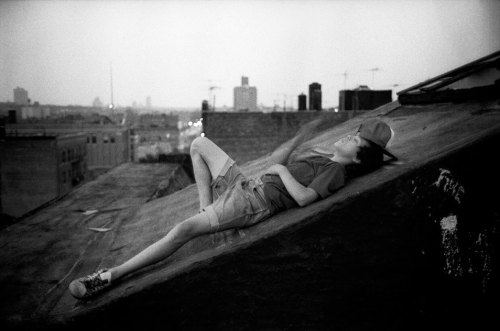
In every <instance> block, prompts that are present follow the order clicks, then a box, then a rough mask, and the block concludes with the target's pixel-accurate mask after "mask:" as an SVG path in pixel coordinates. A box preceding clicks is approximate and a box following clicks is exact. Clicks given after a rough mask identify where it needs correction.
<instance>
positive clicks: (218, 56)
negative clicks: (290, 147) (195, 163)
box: [0, 0, 500, 108]
mask: <svg viewBox="0 0 500 331" xmlns="http://www.w3.org/2000/svg"><path fill="white" fill-rule="evenodd" d="M498 17H500V1H498V0H484V1H481V0H477V1H474V0H471V1H469V0H455V1H451V0H448V1H446V0H438V1H431V0H421V1H412V0H378V1H374V0H357V1H356V0H355V1H340V0H339V1H335V0H332V1H315V0H303V1H300V0H296V1H287V0H282V1H272V0H267V1H257V0H252V1H250V0H248V1H243V0H241V1H238V0H236V1H140V2H139V1H1V2H0V102H4V101H13V89H14V88H16V87H17V86H20V87H23V88H25V89H26V90H28V92H29V97H30V99H31V100H32V101H33V102H35V101H38V102H40V103H41V104H57V105H68V104H74V105H84V106H85V105H91V104H92V102H93V100H94V99H95V98H96V97H99V98H100V100H101V101H102V102H103V103H104V104H108V103H109V102H110V98H111V97H110V95H111V92H110V64H111V63H112V66H113V85H114V88H113V92H114V103H115V104H119V105H122V106H127V105H132V104H133V102H136V103H137V104H146V98H147V97H151V104H152V106H153V107H169V108H171V107H198V108H200V107H201V102H202V100H204V99H209V87H210V86H217V87H218V88H216V89H213V92H214V93H215V95H216V106H217V107H222V106H224V105H225V106H227V107H232V105H233V88H234V87H235V86H239V85H240V82H241V76H247V77H249V85H250V86H256V87H257V99H258V104H259V105H261V104H264V105H265V106H273V104H275V103H276V104H278V105H279V106H282V105H283V102H284V101H286V104H287V106H288V107H290V106H293V107H297V97H298V95H299V94H300V93H305V94H308V85H309V84H311V83H313V82H318V83H320V84H321V85H322V93H323V107H324V108H329V107H333V106H337V105H338V91H339V90H341V89H344V87H346V88H355V87H357V86H358V85H368V86H369V87H370V88H374V89H395V90H396V91H398V90H401V89H404V88H406V87H408V86H411V85H414V84H417V83H419V82H421V81H423V80H425V79H428V78H430V77H433V76H436V75H438V74H441V73H443V72H445V71H448V70H451V69H453V68H455V67H457V66H460V65H463V64H465V63H467V62H470V61H472V60H475V59H477V58H479V57H482V56H485V55H487V54H490V53H492V52H494V51H497V50H500V37H499V36H500V20H498ZM346 72H347V76H344V75H343V73H346ZM209 101H210V102H212V101H213V99H212V98H211V99H210V100H209Z"/></svg>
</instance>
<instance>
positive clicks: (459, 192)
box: [432, 168, 465, 204]
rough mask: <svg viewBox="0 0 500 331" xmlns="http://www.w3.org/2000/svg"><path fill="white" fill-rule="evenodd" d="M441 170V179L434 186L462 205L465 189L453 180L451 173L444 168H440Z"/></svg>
mask: <svg viewBox="0 0 500 331" xmlns="http://www.w3.org/2000/svg"><path fill="white" fill-rule="evenodd" d="M439 170H440V171H441V173H440V174H439V178H438V179H437V181H435V182H434V183H433V184H432V185H434V186H436V187H437V188H439V189H442V190H443V191H444V192H445V193H448V194H450V195H451V196H452V197H453V198H454V199H455V201H456V202H457V203H459V204H460V202H461V198H462V197H463V195H464V194H465V189H464V187H463V186H462V185H460V183H459V182H458V181H457V180H456V179H455V178H453V175H452V174H451V171H449V170H447V169H443V168H439Z"/></svg>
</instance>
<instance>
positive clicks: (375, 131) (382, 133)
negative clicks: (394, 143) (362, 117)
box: [358, 118, 398, 160]
mask: <svg viewBox="0 0 500 331" xmlns="http://www.w3.org/2000/svg"><path fill="white" fill-rule="evenodd" d="M358 134H359V136H360V137H361V138H364V139H366V140H368V141H370V142H371V143H373V144H375V145H377V146H378V147H380V149H381V150H382V152H383V153H384V154H385V155H387V156H389V157H391V158H393V159H394V160H397V159H398V158H397V157H395V156H394V155H393V154H391V153H390V152H389V151H387V150H386V149H385V148H386V146H387V143H388V142H389V140H391V138H392V130H391V127H390V126H389V125H388V124H387V123H385V122H383V121H381V120H379V119H375V118H372V119H368V120H366V121H364V122H363V123H361V125H360V126H359V129H358Z"/></svg>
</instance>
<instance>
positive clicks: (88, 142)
mask: <svg viewBox="0 0 500 331" xmlns="http://www.w3.org/2000/svg"><path fill="white" fill-rule="evenodd" d="M87 144H90V136H87Z"/></svg>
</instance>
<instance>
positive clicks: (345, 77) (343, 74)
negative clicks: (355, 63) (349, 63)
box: [336, 70, 352, 90]
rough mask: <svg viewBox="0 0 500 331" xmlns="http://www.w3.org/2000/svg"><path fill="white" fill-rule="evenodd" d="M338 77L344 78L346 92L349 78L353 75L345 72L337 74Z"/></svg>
mask: <svg viewBox="0 0 500 331" xmlns="http://www.w3.org/2000/svg"><path fill="white" fill-rule="evenodd" d="M336 76H344V90H346V89H347V77H349V76H352V74H351V73H350V72H349V71H347V70H345V71H344V72H343V73H339V74H336Z"/></svg>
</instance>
